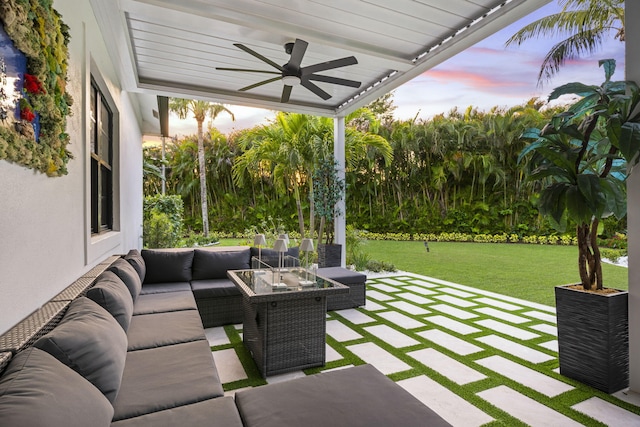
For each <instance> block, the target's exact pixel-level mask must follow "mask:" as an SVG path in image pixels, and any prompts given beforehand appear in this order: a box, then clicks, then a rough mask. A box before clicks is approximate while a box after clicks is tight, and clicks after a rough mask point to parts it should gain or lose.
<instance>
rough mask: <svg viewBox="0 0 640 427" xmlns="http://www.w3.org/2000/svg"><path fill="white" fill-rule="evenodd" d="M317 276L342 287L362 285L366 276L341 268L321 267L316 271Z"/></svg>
mask: <svg viewBox="0 0 640 427" xmlns="http://www.w3.org/2000/svg"><path fill="white" fill-rule="evenodd" d="M318 276H320V277H325V278H327V279H332V280H335V281H336V282H339V283H342V284H343V285H352V284H359V283H364V282H366V281H367V275H366V274H362V273H358V272H357V271H352V270H348V269H346V268H342V267H323V268H319V269H318Z"/></svg>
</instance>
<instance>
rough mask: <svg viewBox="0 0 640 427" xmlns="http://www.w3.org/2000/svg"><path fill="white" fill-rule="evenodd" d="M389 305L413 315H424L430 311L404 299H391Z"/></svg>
mask: <svg viewBox="0 0 640 427" xmlns="http://www.w3.org/2000/svg"><path fill="white" fill-rule="evenodd" d="M389 305H390V306H392V307H395V308H397V309H398V310H400V311H404V312H405V313H409V314H413V315H414V316H424V315H425V314H429V313H431V312H430V311H429V310H425V309H424V308H422V307H418V306H417V305H413V304H411V303H408V302H406V301H392V302H390V303H389Z"/></svg>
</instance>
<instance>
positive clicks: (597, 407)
mask: <svg viewBox="0 0 640 427" xmlns="http://www.w3.org/2000/svg"><path fill="white" fill-rule="evenodd" d="M572 408H573V409H575V410H576V411H580V412H582V413H583V414H587V415H588V416H590V417H591V418H595V419H596V420H598V421H600V422H602V423H604V424H606V425H608V426H638V425H640V415H636V414H634V413H633V412H629V411H627V410H626V409H623V408H620V407H619V406H616V405H612V404H611V403H609V402H605V401H604V400H602V399H600V398H599V397H592V398H591V399H587V400H585V401H584V402H580V403H578V404H577V405H573V406H572Z"/></svg>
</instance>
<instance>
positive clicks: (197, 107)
mask: <svg viewBox="0 0 640 427" xmlns="http://www.w3.org/2000/svg"><path fill="white" fill-rule="evenodd" d="M169 110H171V111H173V112H175V113H177V114H178V117H180V119H182V120H184V119H186V118H187V115H188V114H189V113H190V112H191V113H193V117H194V118H195V119H196V122H197V123H198V171H199V175H200V204H201V206H202V232H203V234H204V235H205V237H209V208H208V206H207V173H206V170H205V161H204V160H205V159H204V137H203V135H202V123H204V121H205V119H206V118H207V116H210V117H211V121H212V122H213V121H215V119H216V118H217V117H218V115H219V114H220V113H222V112H223V111H224V112H226V113H229V115H230V116H231V119H232V120H235V116H234V115H233V113H232V112H231V111H229V109H228V108H227V107H225V106H224V105H222V104H215V103H212V102H207V101H199V100H195V99H182V98H171V100H170V102H169Z"/></svg>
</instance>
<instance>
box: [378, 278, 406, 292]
mask: <svg viewBox="0 0 640 427" xmlns="http://www.w3.org/2000/svg"><path fill="white" fill-rule="evenodd" d="M379 281H380V282H382V283H386V284H388V285H391V286H404V285H406V283H405V282H401V281H400V280H396V279H380V280H379ZM396 292H397V291H396Z"/></svg>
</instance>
